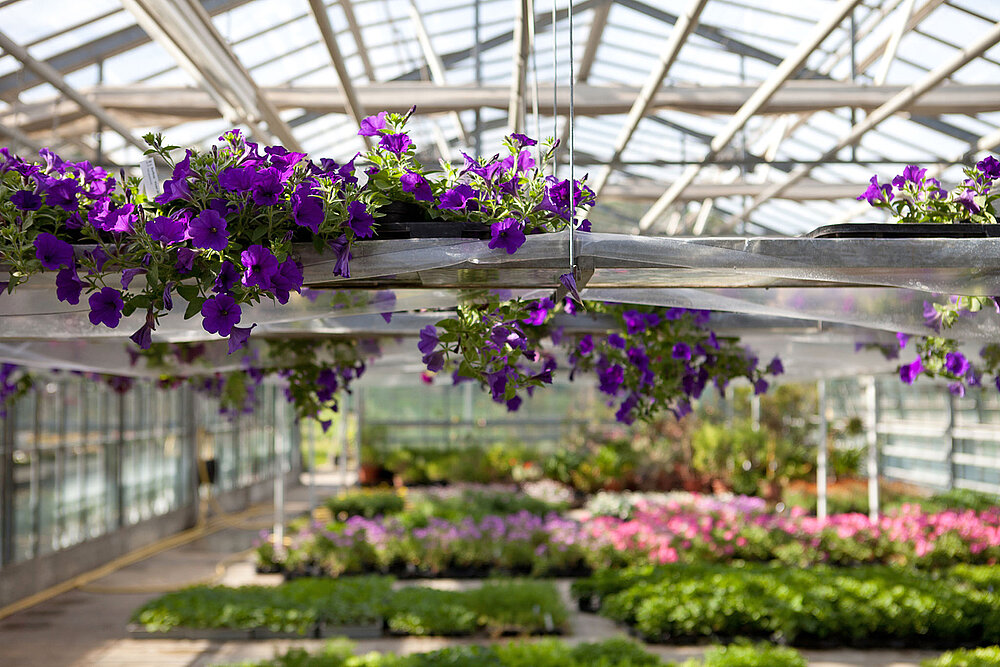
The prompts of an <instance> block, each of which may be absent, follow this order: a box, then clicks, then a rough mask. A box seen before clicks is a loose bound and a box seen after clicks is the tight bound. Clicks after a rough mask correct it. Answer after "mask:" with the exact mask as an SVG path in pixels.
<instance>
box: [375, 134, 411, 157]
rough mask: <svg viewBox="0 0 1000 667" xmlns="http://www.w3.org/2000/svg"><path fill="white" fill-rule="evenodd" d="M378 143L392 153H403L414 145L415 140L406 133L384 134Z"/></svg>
mask: <svg viewBox="0 0 1000 667" xmlns="http://www.w3.org/2000/svg"><path fill="white" fill-rule="evenodd" d="M378 145H379V148H382V149H385V150H387V151H389V152H390V153H395V154H396V155H402V154H403V153H405V152H406V150H407V149H408V148H409V147H410V146H412V145H413V141H412V140H411V139H410V137H409V136H408V135H407V134H406V133H400V134H383V135H382V138H381V139H379V142H378Z"/></svg>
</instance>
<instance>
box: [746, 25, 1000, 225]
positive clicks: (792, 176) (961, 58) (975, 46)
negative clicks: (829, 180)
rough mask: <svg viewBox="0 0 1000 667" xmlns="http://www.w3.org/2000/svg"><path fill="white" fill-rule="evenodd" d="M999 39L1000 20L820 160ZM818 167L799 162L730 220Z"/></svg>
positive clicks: (847, 143) (847, 135)
mask: <svg viewBox="0 0 1000 667" xmlns="http://www.w3.org/2000/svg"><path fill="white" fill-rule="evenodd" d="M998 42H1000V23H996V24H994V25H993V27H992V28H990V29H989V30H987V31H986V33H985V34H983V35H982V36H981V37H980V38H979V39H977V40H976V41H975V42H973V43H971V44H969V45H968V46H967V47H965V48H964V49H961V50H959V52H958V53H956V54H955V55H954V56H953V57H952V58H950V59H949V60H947V61H945V62H943V63H942V64H941V65H939V66H938V67H936V68H934V69H933V70H931V71H930V72H928V73H927V74H926V75H925V76H924V77H923V78H922V79H920V80H919V81H917V82H916V83H913V84H911V85H909V86H907V87H906V89H904V90H903V91H902V92H900V93H899V94H897V95H896V96H894V97H893V98H892V99H890V100H889V101H888V102H886V103H885V104H883V105H882V106H880V107H879V108H878V109H875V110H874V111H873V112H872V113H871V114H869V115H868V117H867V118H865V120H863V121H862V122H860V123H858V124H857V125H855V126H854V127H852V128H851V130H850V132H848V133H847V134H846V135H844V136H843V137H842V138H841V139H840V140H839V141H838V142H837V144H836V145H835V146H834V147H833V148H831V149H829V150H828V151H826V152H825V153H824V154H823V155H822V156H820V158H819V160H818V162H823V161H824V160H830V159H833V158H836V156H837V153H838V152H840V151H841V150H842V149H843V148H845V147H847V146H851V145H853V144H856V143H857V142H858V141H859V140H860V139H861V137H863V136H864V135H865V133H867V132H868V131H869V130H872V129H874V128H875V127H877V126H878V125H879V124H880V123H881V122H882V121H884V120H885V119H886V118H888V117H889V116H891V115H892V114H894V113H896V112H897V111H899V110H900V109H902V108H904V107H906V106H907V105H908V104H911V103H912V102H913V101H914V100H916V99H917V98H919V97H920V96H921V95H923V94H924V93H926V92H927V91H929V90H931V89H932V88H934V87H935V86H937V85H938V84H939V83H941V82H942V81H944V80H945V79H946V78H948V77H949V76H951V75H952V74H953V73H955V72H956V71H958V70H959V69H961V68H962V67H964V66H965V65H966V64H968V63H969V62H970V61H971V60H973V59H975V58H978V57H979V56H980V55H982V54H983V53H985V52H986V51H987V50H989V49H990V48H992V47H993V46H994V45H996V44H997V43H998ZM814 168H815V165H800V166H798V167H796V168H795V169H793V170H792V172H791V173H789V174H788V176H787V177H785V179H784V180H783V181H781V182H780V183H774V184H772V185H771V186H770V187H768V188H767V190H765V191H764V192H763V193H761V194H760V195H758V196H757V197H755V198H754V200H753V202H752V203H751V204H750V205H749V206H747V207H746V208H744V209H743V211H741V212H740V213H739V214H738V215H737V216H736V218H735V220H733V221H732V223H731V224H734V225H735V224H738V223H739V222H740V221H743V220H746V219H747V216H749V215H750V214H751V213H753V212H754V211H756V210H757V209H758V208H760V206H761V205H762V204H764V203H765V202H766V201H768V200H769V199H771V198H772V197H776V196H779V195H781V193H783V192H784V191H785V190H787V189H788V188H790V187H791V186H792V185H794V184H795V183H798V182H799V181H801V180H802V179H803V178H805V177H806V176H808V175H809V173H810V172H811V171H812V170H813V169H814Z"/></svg>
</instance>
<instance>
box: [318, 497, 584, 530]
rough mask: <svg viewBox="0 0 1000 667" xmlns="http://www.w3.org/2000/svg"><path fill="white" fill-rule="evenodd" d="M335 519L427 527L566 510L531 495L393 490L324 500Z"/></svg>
mask: <svg viewBox="0 0 1000 667" xmlns="http://www.w3.org/2000/svg"><path fill="white" fill-rule="evenodd" d="M324 505H325V506H326V508H327V509H328V510H330V513H331V514H332V515H333V517H334V518H336V519H339V520H341V521H343V520H346V519H347V518H348V517H352V516H363V517H365V518H367V519H371V518H374V517H376V516H391V515H392V516H398V517H399V518H400V519H401V520H402V521H403V523H404V524H405V525H407V526H411V527H421V526H426V525H427V522H428V521H429V520H430V519H432V518H435V519H444V520H446V521H454V522H458V521H461V520H462V519H465V518H472V519H475V520H476V521H479V520H480V519H482V518H483V517H485V516H489V515H498V516H503V515H508V514H516V513H518V512H530V513H531V514H537V515H539V516H541V515H544V514H547V513H548V512H554V511H559V510H564V509H566V505H565V504H564V503H551V502H546V501H544V500H539V499H537V498H532V497H531V496H527V495H521V494H515V493H510V492H508V491H491V490H486V489H464V490H462V491H461V492H460V493H458V494H457V495H453V496H447V497H442V496H440V495H437V494H435V493H434V492H433V491H428V492H419V491H417V492H413V493H410V494H408V495H407V496H406V498H405V499H404V497H403V496H402V495H400V493H399V492H398V491H396V490H394V489H361V490H355V489H352V490H350V491H344V492H341V493H339V494H337V495H336V496H332V497H330V498H328V499H327V500H325V501H324Z"/></svg>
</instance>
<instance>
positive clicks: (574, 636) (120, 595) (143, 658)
mask: <svg viewBox="0 0 1000 667" xmlns="http://www.w3.org/2000/svg"><path fill="white" fill-rule="evenodd" d="M331 482H335V480H332V479H330V478H328V477H327V478H324V479H322V480H321V482H320V483H321V484H322V486H321V487H320V488H319V489H318V491H319V497H320V498H322V497H324V496H325V495H327V494H329V493H332V492H333V491H334V490H335V487H334V486H333V485H332V484H330V483H331ZM288 496H289V501H288V512H289V515H291V514H293V513H296V512H302V511H305V510H306V509H307V508H308V497H309V494H308V490H307V489H306V488H305V487H299V488H295V489H292V490H290V492H289V494H288ZM270 518H271V515H270V514H269V513H268V512H266V511H262V512H261V513H260V515H259V517H253V518H251V519H249V520H247V521H246V522H245V523H244V524H243V525H242V526H233V527H227V528H225V529H223V530H221V531H219V532H217V533H214V534H212V535H209V536H206V537H203V538H200V539H198V540H196V541H194V542H191V543H189V544H186V545H184V546H181V547H177V548H174V549H170V550H168V551H164V552H161V553H159V554H157V555H155V556H153V557H151V558H148V559H146V560H144V561H140V562H138V563H135V564H133V565H130V566H128V567H125V568H123V569H121V570H118V571H117V572H115V573H113V574H111V575H109V576H106V577H104V578H102V579H99V580H96V581H94V582H92V583H91V584H90V585H88V586H86V587H84V588H82V589H75V590H73V591H70V592H68V593H64V594H62V595H58V596H56V597H53V598H51V599H49V600H47V601H45V602H42V603H40V604H38V605H35V606H34V607H31V608H29V609H26V610H24V611H21V612H18V613H16V614H13V615H11V616H8V617H7V618H5V619H3V620H2V621H0V666H2V667H60V666H63V665H74V666H84V665H87V666H90V665H101V666H104V665H108V666H123V667H124V666H128V667H137V666H146V665H149V666H171V667H173V666H177V667H180V666H191V667H195V666H197V667H201V666H208V665H216V664H219V663H227V662H237V661H240V660H250V659H266V658H271V657H273V656H274V655H275V653H278V652H281V651H283V650H286V649H287V648H288V647H290V646H302V647H305V648H312V649H319V648H320V647H321V646H322V645H323V643H324V641H323V640H271V641H253V642H250V641H231V642H216V641H191V640H170V639H131V638H130V637H129V636H128V632H127V631H126V624H127V622H128V618H129V616H130V614H131V612H132V610H133V609H135V608H136V607H137V606H139V605H140V604H142V603H143V602H145V601H146V600H149V599H151V598H153V597H156V596H157V595H159V594H160V592H158V589H162V590H167V589H170V588H178V587H181V586H184V585H188V584H192V583H197V582H200V581H203V580H207V579H212V578H213V577H214V576H216V575H218V574H220V573H221V576H219V577H217V580H218V582H219V583H226V584H232V585H239V584H243V583H250V582H264V581H276V580H280V577H278V576H277V575H267V576H265V577H261V576H260V575H257V574H256V573H255V572H254V570H253V567H252V565H251V563H250V560H249V559H250V557H249V556H245V557H239V555H240V554H241V553H242V552H244V551H246V550H247V549H249V548H250V547H251V544H252V542H253V540H254V538H255V537H256V536H257V532H258V531H259V530H260V529H261V528H262V527H264V526H265V525H267V523H268V521H269V520H270ZM234 555H236V556H235V557H234ZM220 565H221V566H222V567H220ZM422 583H425V584H426V583H430V582H422ZM435 585H439V586H450V585H453V584H452V583H450V582H438V583H436V584H435ZM454 585H457V586H466V585H469V582H455V583H454ZM560 588H561V589H562V590H563V592H564V594H565V595H566V596H567V598H568V591H569V582H566V581H564V582H560ZM571 608H575V605H571ZM571 623H572V631H571V633H570V634H569V636H567V637H565V639H566V640H567V641H571V642H579V641H595V640H598V639H602V638H606V637H612V636H616V635H621V634H623V633H622V630H621V629H620V628H618V627H616V626H615V625H614V624H613V623H611V622H610V621H608V620H607V619H604V618H601V617H599V616H595V615H593V614H579V613H577V614H574V615H573V617H572V620H571ZM504 641H507V640H504ZM482 642H483V640H481V639H478V640H454V639H439V638H433V637H413V638H402V639H394V638H385V639H371V640H355V644H356V646H357V650H358V652H360V653H367V652H369V651H391V652H394V653H411V652H419V651H429V650H434V649H436V648H441V647H443V646H447V645H451V644H457V643H468V644H471V643H482ZM649 648H650V650H652V651H654V652H655V653H657V654H659V655H661V656H663V657H664V658H665V659H668V660H674V661H678V662H680V661H683V660H686V659H687V658H691V657H698V656H700V655H701V654H702V653H703V652H704V650H705V647H699V646H691V647H685V646H650V647H649ZM803 654H804V655H805V656H806V657H807V659H808V660H809V664H810V665H815V666H816V667H860V666H866V667H867V666H871V667H917V666H918V665H919V663H920V661H921V660H923V659H926V658H929V657H933V656H935V655H937V652H935V651H894V650H893V651H858V650H851V649H842V650H834V651H803Z"/></svg>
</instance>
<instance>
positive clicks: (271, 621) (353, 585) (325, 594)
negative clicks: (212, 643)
mask: <svg viewBox="0 0 1000 667" xmlns="http://www.w3.org/2000/svg"><path fill="white" fill-rule="evenodd" d="M391 589H392V579H391V578H388V577H355V578H352V579H340V580H331V579H297V580H295V581H290V582H288V583H285V584H282V585H280V586H241V587H238V588H230V587H226V586H192V587H191V588H186V589H184V590H181V591H176V592H174V593H167V594H166V595H163V596H161V597H159V598H156V599H155V600H151V601H149V602H147V603H146V604H144V605H143V606H141V607H140V608H139V609H137V610H136V611H135V612H133V614H132V622H134V623H141V624H142V625H144V626H145V628H146V630H148V631H150V632H166V631H167V630H170V629H172V628H175V627H186V628H206V629H207V628H233V629H252V628H267V629H269V630H273V631H275V632H297V633H299V634H302V635H304V634H306V633H308V632H309V631H310V630H311V628H312V627H313V626H315V625H316V623H330V624H333V625H352V624H366V623H373V622H375V621H377V620H378V619H379V618H381V616H382V606H383V604H384V603H385V600H387V599H388V597H389V596H390V594H391Z"/></svg>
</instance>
